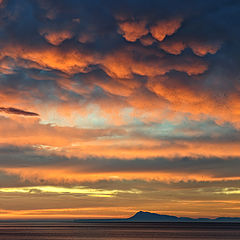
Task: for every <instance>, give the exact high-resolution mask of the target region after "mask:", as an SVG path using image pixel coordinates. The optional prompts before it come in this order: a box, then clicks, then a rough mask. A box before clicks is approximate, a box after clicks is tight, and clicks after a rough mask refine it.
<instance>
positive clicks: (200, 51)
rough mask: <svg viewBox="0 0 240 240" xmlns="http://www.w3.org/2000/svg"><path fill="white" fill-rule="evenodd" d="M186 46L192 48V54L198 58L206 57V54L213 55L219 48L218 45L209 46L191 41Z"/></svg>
mask: <svg viewBox="0 0 240 240" xmlns="http://www.w3.org/2000/svg"><path fill="white" fill-rule="evenodd" d="M188 45H189V47H190V48H192V50H193V52H194V53H195V54H196V55H198V56H200V57H202V56H204V55H206V54H207V53H211V54H215V53H216V52H217V51H218V50H219V48H220V44H219V43H215V44H209V43H203V42H197V41H191V42H189V43H188Z"/></svg>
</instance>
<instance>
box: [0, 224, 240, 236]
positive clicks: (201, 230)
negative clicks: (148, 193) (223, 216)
mask: <svg viewBox="0 0 240 240" xmlns="http://www.w3.org/2000/svg"><path fill="white" fill-rule="evenodd" d="M0 239H1V240H23V239H24V240H46V239H49V240H77V239H79V240H95V239H106V240H111V239H112V240H123V239H124V240H129V239H161V240H171V239H179V240H181V239H191V240H199V239H205V240H210V239H211V240H213V239H226V240H228V239H231V240H234V239H240V224H237V223H0Z"/></svg>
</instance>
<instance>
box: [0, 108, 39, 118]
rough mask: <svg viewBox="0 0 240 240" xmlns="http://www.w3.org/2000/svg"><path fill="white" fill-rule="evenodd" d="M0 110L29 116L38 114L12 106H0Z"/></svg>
mask: <svg viewBox="0 0 240 240" xmlns="http://www.w3.org/2000/svg"><path fill="white" fill-rule="evenodd" d="M0 112H4V113H7V114H16V115H23V116H30V117H37V116H39V114H37V113H34V112H28V111H24V110H22V109H18V108H13V107H8V108H6V107H0Z"/></svg>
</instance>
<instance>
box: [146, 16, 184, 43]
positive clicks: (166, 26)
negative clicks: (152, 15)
mask: <svg viewBox="0 0 240 240" xmlns="http://www.w3.org/2000/svg"><path fill="white" fill-rule="evenodd" d="M182 21H183V19H182V18H173V19H169V20H161V21H159V22H157V23H156V24H155V25H153V26H152V27H151V28H150V32H151V34H152V36H153V37H154V38H155V39H157V40H158V41H160V42H161V41H163V40H164V38H165V37H166V36H171V35H173V34H174V33H175V32H176V31H177V30H178V29H179V28H180V27H181V23H182Z"/></svg>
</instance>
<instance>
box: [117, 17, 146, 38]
mask: <svg viewBox="0 0 240 240" xmlns="http://www.w3.org/2000/svg"><path fill="white" fill-rule="evenodd" d="M146 24H147V23H146V21H144V20H142V21H125V22H121V23H119V32H120V33H121V34H122V35H123V37H124V38H125V39H126V40H127V41H129V42H135V41H136V40H137V39H139V38H141V37H142V36H144V35H146V34H148V29H147V28H146Z"/></svg>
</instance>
